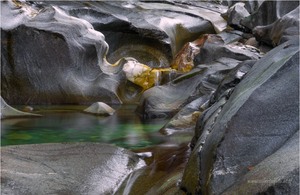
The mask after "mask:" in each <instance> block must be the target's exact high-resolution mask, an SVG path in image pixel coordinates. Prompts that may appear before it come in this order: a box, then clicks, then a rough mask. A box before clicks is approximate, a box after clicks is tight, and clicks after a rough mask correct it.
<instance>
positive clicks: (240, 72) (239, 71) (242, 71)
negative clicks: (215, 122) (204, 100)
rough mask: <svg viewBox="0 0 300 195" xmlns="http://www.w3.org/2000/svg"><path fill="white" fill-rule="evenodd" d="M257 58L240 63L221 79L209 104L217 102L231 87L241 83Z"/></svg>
mask: <svg viewBox="0 0 300 195" xmlns="http://www.w3.org/2000/svg"><path fill="white" fill-rule="evenodd" d="M255 62H256V60H245V61H243V62H241V63H239V64H238V65H237V66H236V67H235V68H233V69H232V70H231V71H230V72H229V73H228V74H227V75H226V76H225V77H224V79H223V80H222V81H221V83H220V84H219V86H218V88H217V89H216V91H215V92H214V94H213V95H212V96H211V98H210V100H209V102H208V106H211V105H213V104H214V103H216V102H217V101H218V100H219V99H220V98H221V97H222V96H223V95H224V93H226V91H227V90H229V89H234V87H235V86H236V85H237V84H239V83H240V81H241V80H242V79H243V77H244V76H245V75H246V74H247V73H248V71H249V70H250V69H251V68H252V66H253V65H254V64H255Z"/></svg>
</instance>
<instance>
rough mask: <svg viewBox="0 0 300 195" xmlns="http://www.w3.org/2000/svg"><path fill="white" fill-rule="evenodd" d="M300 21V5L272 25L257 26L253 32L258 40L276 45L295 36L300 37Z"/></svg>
mask: <svg viewBox="0 0 300 195" xmlns="http://www.w3.org/2000/svg"><path fill="white" fill-rule="evenodd" d="M299 22H300V18H299V6H298V7H297V8H296V9H294V10H293V11H291V12H289V13H287V14H286V15H284V16H283V17H282V18H280V19H278V20H276V21H275V22H274V23H272V24H270V25H267V26H257V27H255V28H254V29H253V34H254V36H255V38H256V39H257V40H259V41H262V42H264V43H266V44H269V45H272V46H274V47H275V46H277V45H280V44H282V43H284V42H285V41H288V40H290V39H293V37H299V35H300V33H299Z"/></svg>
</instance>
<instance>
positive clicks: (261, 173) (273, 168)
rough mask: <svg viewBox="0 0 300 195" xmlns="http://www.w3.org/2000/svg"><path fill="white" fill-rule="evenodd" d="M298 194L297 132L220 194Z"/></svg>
mask: <svg viewBox="0 0 300 195" xmlns="http://www.w3.org/2000/svg"><path fill="white" fill-rule="evenodd" d="M248 192H251V194H299V131H298V132H297V133H295V135H293V136H292V138H290V139H289V140H288V141H287V142H286V143H285V144H284V145H283V146H282V147H281V148H280V149H279V150H278V151H276V152H274V154H272V155H271V156H268V157H267V158H266V159H264V160H263V161H262V162H260V163H259V164H257V165H256V166H255V167H253V168H252V170H251V171H250V172H249V173H247V174H246V175H245V176H243V177H242V178H241V179H240V180H239V181H237V182H236V183H235V184H234V185H233V186H231V187H230V188H229V189H227V190H225V192H224V193H222V194H226V195H227V194H228V195H229V194H234V193H237V194H246V193H248Z"/></svg>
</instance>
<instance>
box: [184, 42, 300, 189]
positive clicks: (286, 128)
mask: <svg viewBox="0 0 300 195" xmlns="http://www.w3.org/2000/svg"><path fill="white" fill-rule="evenodd" d="M298 64H299V43H298V39H295V40H293V41H288V42H285V43H283V44H282V45H280V46H278V47H277V48H275V49H273V50H272V51H270V52H269V53H268V54H266V55H265V56H264V57H263V58H262V59H260V60H259V61H257V62H256V64H255V65H254V66H253V68H252V69H251V70H250V71H249V72H248V74H247V75H246V77H245V78H244V79H243V80H242V81H241V83H239V84H238V85H237V86H236V87H235V89H234V91H233V92H232V94H231V95H230V97H229V99H228V98H227V99H226V98H225V99H223V98H221V99H220V100H219V101H217V102H216V103H215V104H213V105H212V106H211V108H209V109H208V110H206V111H205V113H204V114H203V116H202V119H201V120H200V121H199V123H198V125H197V126H196V132H195V137H194V139H193V143H192V146H194V150H193V152H192V154H191V157H190V160H189V163H188V165H187V168H186V171H185V174H184V176H183V183H182V188H183V189H184V190H186V191H188V192H190V193H200V192H201V193H204V194H205V193H208V194H210V193H213V194H220V193H222V192H224V191H225V190H226V189H227V188H228V187H230V186H231V185H233V184H234V183H235V182H237V181H239V179H240V178H242V177H243V176H244V175H246V174H250V175H251V170H252V169H251V167H255V166H256V165H258V164H259V163H260V162H263V160H264V159H265V158H266V157H268V156H269V155H271V154H273V153H274V152H275V151H276V150H278V149H279V148H280V147H282V146H283V145H284V143H285V142H286V141H287V140H288V139H289V138H291V137H292V136H293V135H294V134H295V133H296V132H297V131H299V115H298V112H299V110H298V109H299V101H298V93H299V87H298V86H299V65H298ZM283 112H284V114H283ZM290 149H291V150H292V148H290ZM286 153H292V151H291V152H286ZM276 166H277V165H276ZM254 169H255V168H254ZM280 169H282V171H285V170H286V171H287V172H289V171H290V170H287V168H285V167H284V166H282V167H280ZM195 170H196V171H195ZM269 171H270V170H268V171H267V173H268V174H269ZM271 172H272V171H271ZM271 172H270V174H271ZM258 174H259V173H258ZM263 175H266V174H263ZM292 175H293V174H292ZM276 181H277V180H276ZM265 187H266V185H265ZM230 192H232V191H230ZM251 193H252V191H251Z"/></svg>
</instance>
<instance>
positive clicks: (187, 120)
mask: <svg viewBox="0 0 300 195" xmlns="http://www.w3.org/2000/svg"><path fill="white" fill-rule="evenodd" d="M205 100H207V99H206V98H203V97H200V98H198V99H196V100H194V101H192V102H191V103H189V104H187V105H186V106H184V107H183V108H182V109H181V110H180V111H179V112H178V113H177V114H176V115H175V116H174V117H172V119H171V120H170V122H168V123H167V124H166V125H165V126H164V127H163V128H161V129H160V132H161V133H162V134H165V135H171V134H173V133H176V132H182V131H190V132H193V131H194V129H195V125H196V122H197V119H198V118H199V116H200V115H201V112H203V110H204V109H205V108H206V106H207V102H205Z"/></svg>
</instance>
